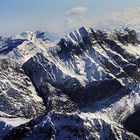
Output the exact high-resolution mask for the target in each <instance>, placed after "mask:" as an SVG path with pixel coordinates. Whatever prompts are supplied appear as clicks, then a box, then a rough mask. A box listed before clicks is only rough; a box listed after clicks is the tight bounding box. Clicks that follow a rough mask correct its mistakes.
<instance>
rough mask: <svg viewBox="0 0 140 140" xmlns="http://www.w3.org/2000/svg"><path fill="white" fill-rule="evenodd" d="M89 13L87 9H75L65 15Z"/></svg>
mask: <svg viewBox="0 0 140 140" xmlns="http://www.w3.org/2000/svg"><path fill="white" fill-rule="evenodd" d="M87 11H88V8H87V7H75V8H72V9H70V10H68V11H66V12H65V15H70V16H73V15H81V14H85V13H86V12H87Z"/></svg>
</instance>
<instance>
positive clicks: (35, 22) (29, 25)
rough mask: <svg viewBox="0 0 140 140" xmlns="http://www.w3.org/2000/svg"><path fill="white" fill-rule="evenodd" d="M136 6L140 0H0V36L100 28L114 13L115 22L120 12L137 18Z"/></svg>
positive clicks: (139, 4)
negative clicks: (26, 31)
mask: <svg viewBox="0 0 140 140" xmlns="http://www.w3.org/2000/svg"><path fill="white" fill-rule="evenodd" d="M135 7H140V0H131V1H128V0H1V2H0V19H1V20H0V35H11V34H17V33H19V32H22V31H25V30H31V31H33V30H49V31H56V32H59V33H62V32H67V31H69V30H71V29H74V28H78V27H80V26H82V25H86V26H92V25H93V26H96V25H101V24H100V23H103V22H105V20H106V19H108V21H109V20H110V19H111V21H112V17H111V16H113V15H112V12H113V11H115V12H116V13H115V14H116V15H115V18H114V19H115V20H116V18H117V16H118V19H119V15H121V13H120V11H122V12H123V14H124V15H125V13H124V9H126V10H125V12H126V14H130V12H133V13H135V16H136V12H135V11H134V10H135ZM129 9H130V11H129ZM128 11H129V12H128ZM138 11H139V9H138ZM117 12H118V13H119V14H118V13H117ZM106 13H107V15H106ZM108 13H109V14H110V15H109V16H108ZM106 16H107V18H106ZM125 18H126V17H125ZM128 18H129V15H128ZM135 18H136V17H135ZM96 19H97V20H96ZM119 20H120V19H119ZM122 20H123V19H122ZM127 20H128V19H127ZM131 20H132V19H131ZM97 21H98V22H97ZM108 21H106V22H108ZM117 21H118V20H117ZM112 22H113V21H112ZM119 22H120V21H119ZM121 22H122V21H121ZM138 22H139V21H137V23H138ZM111 24H112V23H111ZM129 24H130V22H129ZM102 26H103V25H102Z"/></svg>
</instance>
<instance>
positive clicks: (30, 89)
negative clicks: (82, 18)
mask: <svg viewBox="0 0 140 140" xmlns="http://www.w3.org/2000/svg"><path fill="white" fill-rule="evenodd" d="M49 37H50V34H48V33H47V32H41V31H37V32H23V33H21V34H20V35H17V36H13V37H9V38H1V40H0V139H2V140H44V139H45V140H46V139H47V140H62V139H64V140H139V139H140V119H139V118H140V33H139V32H138V31H136V30H133V29H129V28H126V29H124V30H109V31H105V30H93V29H92V28H87V27H81V28H80V29H78V30H75V31H73V32H71V33H70V34H69V35H66V36H65V37H64V38H62V39H60V41H58V40H57V41H54V40H55V39H52V38H51V39H49Z"/></svg>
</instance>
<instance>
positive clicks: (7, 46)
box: [0, 38, 26, 54]
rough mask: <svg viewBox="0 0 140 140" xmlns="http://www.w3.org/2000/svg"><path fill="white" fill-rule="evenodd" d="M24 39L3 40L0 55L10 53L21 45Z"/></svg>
mask: <svg viewBox="0 0 140 140" xmlns="http://www.w3.org/2000/svg"><path fill="white" fill-rule="evenodd" d="M24 41H26V40H25V39H15V40H14V39H11V38H8V39H5V41H4V44H3V45H2V46H0V54H8V53H9V52H10V51H12V50H13V49H14V48H16V47H17V46H19V45H21V44H22V43H23V42H24Z"/></svg>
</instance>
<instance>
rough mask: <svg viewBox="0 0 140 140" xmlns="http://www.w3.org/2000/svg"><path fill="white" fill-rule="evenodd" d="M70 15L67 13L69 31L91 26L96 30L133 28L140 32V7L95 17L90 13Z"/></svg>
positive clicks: (66, 24) (66, 20)
mask: <svg viewBox="0 0 140 140" xmlns="http://www.w3.org/2000/svg"><path fill="white" fill-rule="evenodd" d="M73 9H74V8H73ZM69 11H73V10H72V9H71V10H69ZM74 11H75V10H74ZM70 13H71V12H69V14H68V12H67V15H66V16H65V17H66V19H65V29H66V30H69V31H71V30H73V29H77V28H79V27H81V26H89V27H92V28H94V29H110V28H112V29H122V28H126V27H132V28H135V29H138V30H140V16H139V13H140V7H135V8H127V9H124V10H122V11H109V12H106V13H104V14H100V15H97V16H94V17H91V16H90V15H89V14H88V12H85V13H84V14H80V12H78V13H79V14H78V13H77V14H76V13H75V14H70Z"/></svg>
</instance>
